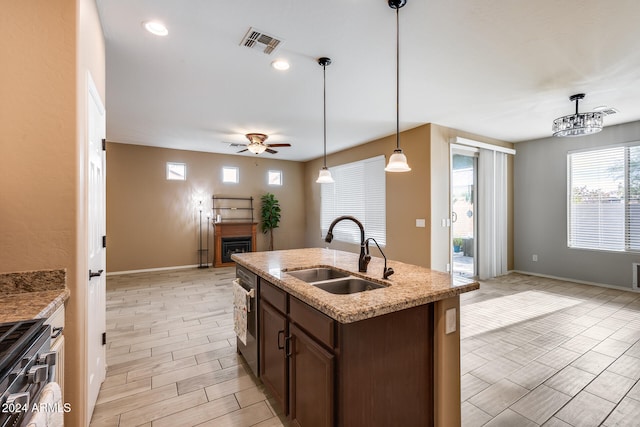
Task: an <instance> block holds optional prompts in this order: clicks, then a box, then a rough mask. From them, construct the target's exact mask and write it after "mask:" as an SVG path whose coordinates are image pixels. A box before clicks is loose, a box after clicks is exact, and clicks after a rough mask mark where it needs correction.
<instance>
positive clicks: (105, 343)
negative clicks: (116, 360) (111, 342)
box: [102, 332, 107, 345]
mask: <svg viewBox="0 0 640 427" xmlns="http://www.w3.org/2000/svg"><path fill="white" fill-rule="evenodd" d="M102 345H107V333H106V332H103V333H102Z"/></svg>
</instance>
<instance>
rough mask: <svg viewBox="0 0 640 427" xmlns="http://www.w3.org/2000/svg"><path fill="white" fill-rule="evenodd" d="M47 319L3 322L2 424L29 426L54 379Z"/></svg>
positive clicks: (0, 361)
mask: <svg viewBox="0 0 640 427" xmlns="http://www.w3.org/2000/svg"><path fill="white" fill-rule="evenodd" d="M44 322H45V319H31V320H24V321H20V322H11V323H3V324H0V426H1V427H9V426H11V427H16V426H23V425H26V423H27V422H28V420H29V418H31V415H32V408H33V404H34V403H36V402H37V401H38V397H39V395H40V392H41V391H42V389H43V388H44V386H45V385H46V384H47V383H48V382H49V381H52V380H53V373H54V369H55V367H54V365H55V364H56V356H57V355H56V353H55V352H51V351H50V345H51V327H50V326H49V325H45V324H44Z"/></svg>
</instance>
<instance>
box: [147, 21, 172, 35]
mask: <svg viewBox="0 0 640 427" xmlns="http://www.w3.org/2000/svg"><path fill="white" fill-rule="evenodd" d="M142 26H143V27H144V29H145V30H147V31H149V32H150V33H151V34H155V35H156V36H166V35H167V34H169V30H167V27H165V26H164V24H163V23H162V22H158V21H145V22H143V23H142Z"/></svg>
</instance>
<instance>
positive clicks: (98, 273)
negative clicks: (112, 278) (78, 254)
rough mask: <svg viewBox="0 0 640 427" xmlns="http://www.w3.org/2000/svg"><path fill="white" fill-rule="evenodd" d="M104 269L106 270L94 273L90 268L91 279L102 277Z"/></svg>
mask: <svg viewBox="0 0 640 427" xmlns="http://www.w3.org/2000/svg"><path fill="white" fill-rule="evenodd" d="M103 271H104V270H98V271H97V272H95V273H94V272H93V271H91V270H89V280H91V279H92V278H93V277H100V275H101V274H102V272H103Z"/></svg>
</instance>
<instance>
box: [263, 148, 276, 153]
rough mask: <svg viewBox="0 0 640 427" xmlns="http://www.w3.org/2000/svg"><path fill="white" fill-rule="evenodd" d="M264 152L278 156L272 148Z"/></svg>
mask: <svg viewBox="0 0 640 427" xmlns="http://www.w3.org/2000/svg"><path fill="white" fill-rule="evenodd" d="M264 151H266V152H267V153H271V154H276V153H277V151H276V150H272V149H271V148H267V149H266V150H264Z"/></svg>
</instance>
